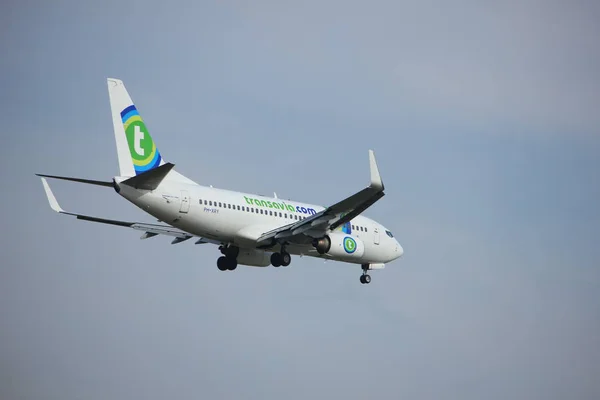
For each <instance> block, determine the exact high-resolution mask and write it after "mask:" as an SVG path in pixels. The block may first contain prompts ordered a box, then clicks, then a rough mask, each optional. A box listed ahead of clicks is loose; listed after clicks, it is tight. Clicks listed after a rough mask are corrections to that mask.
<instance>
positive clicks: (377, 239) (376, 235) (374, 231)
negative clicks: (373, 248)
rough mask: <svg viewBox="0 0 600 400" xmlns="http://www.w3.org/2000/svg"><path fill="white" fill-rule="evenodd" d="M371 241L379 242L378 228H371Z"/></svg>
mask: <svg viewBox="0 0 600 400" xmlns="http://www.w3.org/2000/svg"><path fill="white" fill-rule="evenodd" d="M373 243H375V244H379V228H377V227H375V228H374V229H373Z"/></svg>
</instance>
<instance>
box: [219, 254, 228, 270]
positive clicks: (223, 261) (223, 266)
mask: <svg viewBox="0 0 600 400" xmlns="http://www.w3.org/2000/svg"><path fill="white" fill-rule="evenodd" d="M217 268H219V271H227V270H228V269H229V263H228V260H227V257H224V256H223V257H219V258H218V259H217Z"/></svg>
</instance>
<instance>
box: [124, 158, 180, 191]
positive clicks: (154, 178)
mask: <svg viewBox="0 0 600 400" xmlns="http://www.w3.org/2000/svg"><path fill="white" fill-rule="evenodd" d="M174 166H175V164H172V163H166V164H163V165H161V166H160V167H156V168H153V169H151V170H149V171H146V172H143V173H141V174H139V175H136V176H134V177H132V178H129V179H126V180H124V181H123V182H121V183H122V184H125V185H128V186H131V187H134V188H136V189H143V190H154V189H156V188H157V187H158V185H160V183H161V182H162V181H163V179H165V176H167V174H168V173H169V171H171V170H172V169H173V167H174Z"/></svg>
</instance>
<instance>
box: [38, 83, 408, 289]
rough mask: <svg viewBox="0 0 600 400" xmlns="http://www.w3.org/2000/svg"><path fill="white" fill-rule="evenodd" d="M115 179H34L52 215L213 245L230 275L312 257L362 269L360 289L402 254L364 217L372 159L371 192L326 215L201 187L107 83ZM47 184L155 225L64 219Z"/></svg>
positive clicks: (372, 197) (373, 196) (377, 191)
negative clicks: (109, 202) (88, 189)
mask: <svg viewBox="0 0 600 400" xmlns="http://www.w3.org/2000/svg"><path fill="white" fill-rule="evenodd" d="M107 85H108V93H109V100H110V108H111V113H112V119H113V130H114V134H115V141H116V145H117V156H118V163H119V175H118V176H115V177H113V179H112V180H111V181H100V180H92V179H83V178H74V177H67V176H57V175H46V174H36V175H37V176H39V177H41V180H42V184H43V187H44V190H45V193H46V196H47V198H48V202H49V203H50V207H51V208H52V209H53V210H54V211H56V212H58V213H61V214H66V215H71V216H75V217H76V218H77V219H80V220H84V221H91V222H98V223H103V224H110V225H116V226H122V227H128V228H132V229H135V230H138V231H141V232H143V234H142V236H141V239H148V238H151V237H154V236H157V235H165V236H170V237H173V238H174V239H173V241H172V242H171V243H172V244H176V243H181V242H183V241H186V240H189V239H192V238H196V242H195V243H196V244H207V243H209V244H214V245H217V246H218V249H219V250H220V252H221V256H220V257H219V258H218V259H217V267H218V269H219V270H221V271H232V270H235V269H236V268H237V266H238V265H245V266H253V267H267V266H273V267H280V266H284V267H286V266H288V265H290V263H291V256H292V255H298V256H301V257H302V256H309V257H317V258H321V259H325V260H334V261H340V262H344V263H349V264H355V265H360V267H361V268H362V275H361V276H360V282H361V283H363V284H368V283H370V282H371V276H370V275H369V274H368V271H372V270H380V269H383V268H384V267H385V264H386V263H390V262H391V261H393V260H395V259H397V258H399V257H401V256H402V255H403V253H404V250H403V248H402V246H401V245H400V243H398V241H397V240H396V238H395V237H394V235H393V234H392V232H391V231H390V230H389V229H387V228H385V227H384V226H383V225H381V224H380V223H378V222H376V221H374V220H372V219H369V218H367V217H365V216H363V215H361V214H362V213H363V212H364V211H365V210H366V209H367V208H369V207H370V206H372V205H373V204H374V203H375V202H376V201H378V200H379V199H381V198H382V197H383V196H384V185H383V181H382V180H381V176H380V175H379V169H378V167H377V163H376V161H375V155H374V153H373V151H372V150H369V167H370V177H371V180H370V184H369V186H368V187H366V188H364V189H362V190H361V191H359V192H357V193H355V194H353V195H351V196H350V197H347V198H345V199H344V200H342V201H340V202H338V203H335V204H333V205H331V206H329V207H321V206H317V205H312V204H306V203H301V202H297V201H291V200H285V201H284V200H282V199H280V198H278V197H277V194H276V193H274V197H266V196H262V195H256V194H250V193H242V192H236V191H231V190H224V189H218V188H213V187H212V186H201V185H199V184H198V183H196V182H194V181H192V180H191V179H189V178H187V177H185V176H183V175H182V174H180V173H178V172H177V171H175V169H174V164H173V163H170V162H166V161H165V159H164V158H163V156H162V153H161V152H160V151H159V150H158V147H157V146H156V143H155V142H154V140H153V139H152V138H151V137H150V134H149V133H148V129H147V128H146V125H145V124H144V121H143V119H142V117H141V115H140V113H139V111H138V109H137V107H136V106H135V105H134V103H133V101H132V100H131V97H130V96H129V93H128V92H127V89H126V88H125V85H124V84H123V81H121V80H119V79H114V78H108V79H107ZM46 178H53V179H62V180H66V181H72V182H79V183H84V184H90V185H98V186H104V187H110V188H113V189H114V190H115V191H116V192H117V193H118V194H119V195H121V196H122V197H124V198H125V199H126V200H128V201H130V202H131V203H133V204H134V205H136V206H137V207H139V208H140V209H142V210H143V211H145V212H146V213H148V214H150V215H152V216H153V217H155V218H157V219H158V222H161V223H160V224H155V223H152V224H150V223H144V222H127V221H118V220H112V219H105V218H98V217H94V216H90V215H84V214H77V213H72V212H67V211H64V210H63V209H62V208H61V207H60V205H59V204H58V201H57V200H56V197H55V196H54V194H53V192H52V190H51V189H50V186H49V185H48V182H47V180H46Z"/></svg>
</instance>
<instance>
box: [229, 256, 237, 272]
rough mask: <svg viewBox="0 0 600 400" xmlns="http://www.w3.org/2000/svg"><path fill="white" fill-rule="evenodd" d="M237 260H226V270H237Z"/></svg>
mask: <svg viewBox="0 0 600 400" xmlns="http://www.w3.org/2000/svg"><path fill="white" fill-rule="evenodd" d="M237 265H238V264H237V260H236V259H235V258H227V269H228V270H230V271H233V270H234V269H236V268H237Z"/></svg>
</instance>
